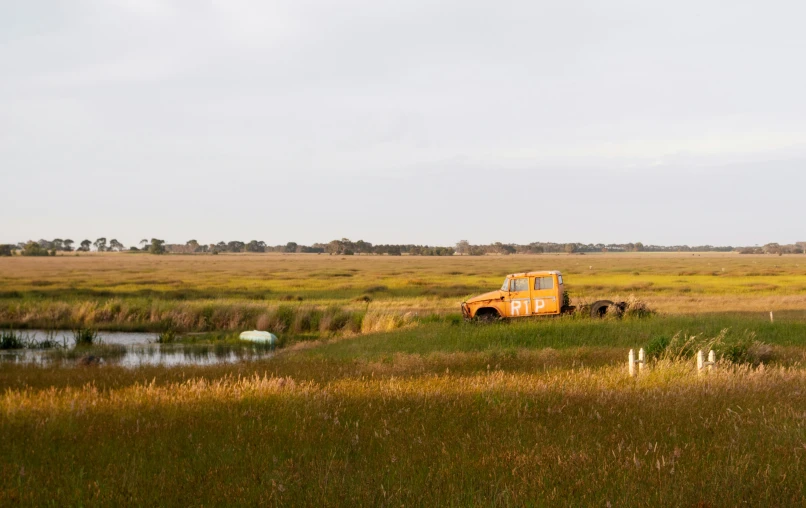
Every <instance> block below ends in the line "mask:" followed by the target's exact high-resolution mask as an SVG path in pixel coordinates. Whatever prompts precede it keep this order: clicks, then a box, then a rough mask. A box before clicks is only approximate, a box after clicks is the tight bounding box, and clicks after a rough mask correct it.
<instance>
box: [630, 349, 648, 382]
mask: <svg viewBox="0 0 806 508" xmlns="http://www.w3.org/2000/svg"><path fill="white" fill-rule="evenodd" d="M644 357H645V353H644V348H641V349H639V350H638V360H637V361H636V359H635V350H633V349H630V352H629V353H627V362H628V363H629V365H628V370H629V371H630V377H635V364H636V363H637V364H638V372H639V373H641V372H642V371H643V370H644Z"/></svg>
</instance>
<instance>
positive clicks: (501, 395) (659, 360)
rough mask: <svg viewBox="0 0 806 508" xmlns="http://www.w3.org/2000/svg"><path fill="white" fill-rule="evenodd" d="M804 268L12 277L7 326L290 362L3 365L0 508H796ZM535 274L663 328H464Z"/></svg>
mask: <svg viewBox="0 0 806 508" xmlns="http://www.w3.org/2000/svg"><path fill="white" fill-rule="evenodd" d="M804 261H806V256H782V257H777V256H775V257H773V256H740V255H734V254H702V255H691V254H671V255H670V254H600V255H585V256H574V255H564V254H563V255H541V256H501V257H493V256H486V257H461V258H459V257H451V258H420V257H380V256H378V257H369V256H367V257H364V256H343V257H342V256H316V255H218V256H149V255H130V254H102V255H81V256H57V257H55V258H38V259H26V258H11V259H9V258H5V259H2V260H0V284H1V285H0V291H2V298H1V299H0V317H2V322H3V325H4V326H15V327H26V326H28V327H44V328H47V327H52V328H58V327H69V326H88V327H96V328H106V329H110V330H114V329H150V330H165V329H174V330H178V331H179V332H192V331H203V332H211V333H212V332H219V331H220V332H223V333H229V334H237V333H238V331H240V330H243V329H251V328H255V327H257V328H260V329H269V330H274V331H277V332H278V334H280V335H281V339H286V340H285V341H284V342H283V347H282V348H281V349H279V350H278V352H277V353H276V354H275V355H274V356H273V357H271V358H262V359H258V360H254V361H242V362H238V363H235V364H232V365H210V366H182V367H166V366H141V367H137V368H123V367H118V366H114V365H101V366H81V365H76V364H69V363H62V364H51V365H45V366H33V365H25V364H12V363H0V432H2V435H3V436H4V438H3V439H2V440H0V504H2V505H4V506H6V505H42V504H55V505H118V504H138V505H170V506H188V505H222V504H226V505H232V504H243V505H272V506H289V505H292V506H297V505H299V506H345V505H349V506H356V505H380V506H393V505H394V506H409V505H418V506H441V505H460V506H470V505H472V506H476V505H480V506H557V505H560V506H681V505H682V506H737V505H751V506H802V505H804V504H806V411H804V408H806V369H804V362H806V290H804V286H806V264H804V263H803V262H804ZM537 269H558V270H561V271H562V272H563V273H564V275H565V277H566V281H567V287H568V290H569V291H571V293H572V299H573V300H575V303H579V302H585V301H588V302H589V301H592V300H594V299H599V298H617V297H622V298H625V297H627V296H629V295H633V296H635V297H636V298H638V299H640V300H642V301H644V302H646V303H647V304H648V305H649V306H650V307H651V308H652V309H655V310H656V311H657V312H656V313H655V314H653V315H651V316H649V317H645V318H637V317H625V318H623V319H611V318H606V319H602V320H598V319H597V320H592V319H590V318H588V317H585V316H564V317H560V318H542V319H531V318H530V319H523V320H517V321H512V322H501V323H493V324H477V323H469V322H464V321H463V320H462V319H461V317H460V314H459V309H458V304H459V303H460V302H461V301H462V299H463V298H465V297H467V296H471V295H473V294H476V293H480V292H483V291H488V290H491V289H495V288H497V287H499V286H500V283H501V281H502V279H503V276H504V275H505V274H507V273H510V272H519V271H526V270H537ZM770 311H773V312H774V313H775V314H774V316H775V319H774V322H771V320H770V316H769V313H770ZM640 347H643V348H645V349H646V351H647V352H648V359H647V363H646V364H645V366H644V367H645V368H644V369H643V371H642V372H641V373H640V375H638V376H636V377H630V376H629V375H628V373H627V366H626V358H627V351H628V349H630V348H634V349H637V348H640ZM711 348H713V349H714V350H715V351H716V354H717V364H716V365H715V366H714V370H712V371H703V372H701V373H698V371H697V369H696V367H695V361H694V352H695V351H696V350H697V349H705V350H708V349H711Z"/></svg>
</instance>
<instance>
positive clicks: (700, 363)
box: [697, 349, 716, 374]
mask: <svg viewBox="0 0 806 508" xmlns="http://www.w3.org/2000/svg"><path fill="white" fill-rule="evenodd" d="M715 364H716V354H715V353H714V350H713V349H712V350H710V351H709V352H708V361H707V362H706V361H705V354H704V353H703V352H702V349H700V350H699V351H697V374H702V371H703V369H704V368H705V367H708V372H711V371H712V370H713V368H714V365H715Z"/></svg>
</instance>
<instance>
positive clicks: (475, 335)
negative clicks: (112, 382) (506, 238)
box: [306, 314, 806, 359]
mask: <svg viewBox="0 0 806 508" xmlns="http://www.w3.org/2000/svg"><path fill="white" fill-rule="evenodd" d="M724 329H727V330H728V331H729V333H728V338H729V340H730V339H733V338H736V339H739V338H743V337H746V336H747V335H748V334H749V333H752V334H753V335H754V336H755V337H756V338H757V339H758V340H760V341H762V342H765V343H768V344H772V345H779V346H806V322H804V321H801V320H799V319H792V320H786V319H785V318H784V317H783V316H782V317H781V318H780V319H779V320H778V322H776V323H770V322H769V318H766V319H765V318H764V317H763V316H758V315H756V316H746V315H737V314H711V315H709V314H697V315H691V316H653V317H649V318H641V319H626V318H625V319H622V320H600V321H595V320H589V319H570V318H553V319H552V318H535V319H528V320H520V321H503V322H500V323H493V324H489V325H482V324H475V323H466V322H463V321H460V320H450V319H448V320H446V321H441V322H437V323H433V324H428V325H427V326H415V327H410V328H404V329H400V330H396V331H393V332H390V333H377V334H370V335H366V336H360V337H353V338H346V339H342V340H338V341H334V342H330V343H327V344H324V345H322V346H321V347H318V348H316V349H312V350H310V351H308V352H306V354H308V355H311V356H318V357H323V358H340V359H352V358H378V357H381V356H384V355H391V354H395V353H405V354H418V355H427V354H431V353H435V352H475V351H502V350H508V349H541V348H553V349H566V348H578V347H610V348H613V347H620V348H636V349H637V348H640V347H647V346H648V345H649V344H650V343H651V342H652V341H653V340H655V339H657V338H659V337H667V338H671V337H673V336H674V335H675V334H677V333H680V334H681V335H688V336H690V335H701V336H705V337H716V336H717V335H719V334H720V332H721V331H722V330H724Z"/></svg>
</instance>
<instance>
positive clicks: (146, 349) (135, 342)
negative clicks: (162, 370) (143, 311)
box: [0, 330, 273, 368]
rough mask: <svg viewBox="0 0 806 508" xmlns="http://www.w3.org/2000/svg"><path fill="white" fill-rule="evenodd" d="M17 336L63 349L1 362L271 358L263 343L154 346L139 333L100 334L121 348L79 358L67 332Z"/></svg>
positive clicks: (12, 353)
mask: <svg viewBox="0 0 806 508" xmlns="http://www.w3.org/2000/svg"><path fill="white" fill-rule="evenodd" d="M20 333H21V334H23V336H25V337H26V338H27V339H29V340H34V341H36V342H41V341H43V340H45V339H51V340H55V341H56V342H57V344H60V345H62V347H61V348H55V349H15V350H6V351H0V362H4V363H5V362H9V363H17V364H28V365H43V366H44V365H51V364H56V363H63V364H65V365H74V364H76V363H79V362H82V361H83V362H84V363H87V360H88V359H89V360H90V362H91V363H97V364H100V365H120V366H123V367H131V368H134V367H140V366H145V365H162V366H169V367H170V366H181V365H215V364H224V363H236V362H240V361H249V360H254V359H258V358H268V357H271V356H273V352H272V349H271V348H270V347H267V345H265V344H254V343H240V344H239V343H236V344H232V343H215V344H156V343H154V341H155V340H156V339H157V334H154V333H138V332H99V333H98V336H99V338H100V339H101V341H102V343H103V344H105V345H118V346H123V347H122V348H120V347H119V348H116V352H115V354H109V355H105V354H104V352H103V351H102V350H93V349H88V350H87V353H86V354H83V355H82V354H76V352H74V351H72V350H69V349H68V348H69V347H71V346H72V344H73V335H72V332H70V331H57V332H52V331H44V330H24V331H21V332H20ZM93 353H95V354H93Z"/></svg>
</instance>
